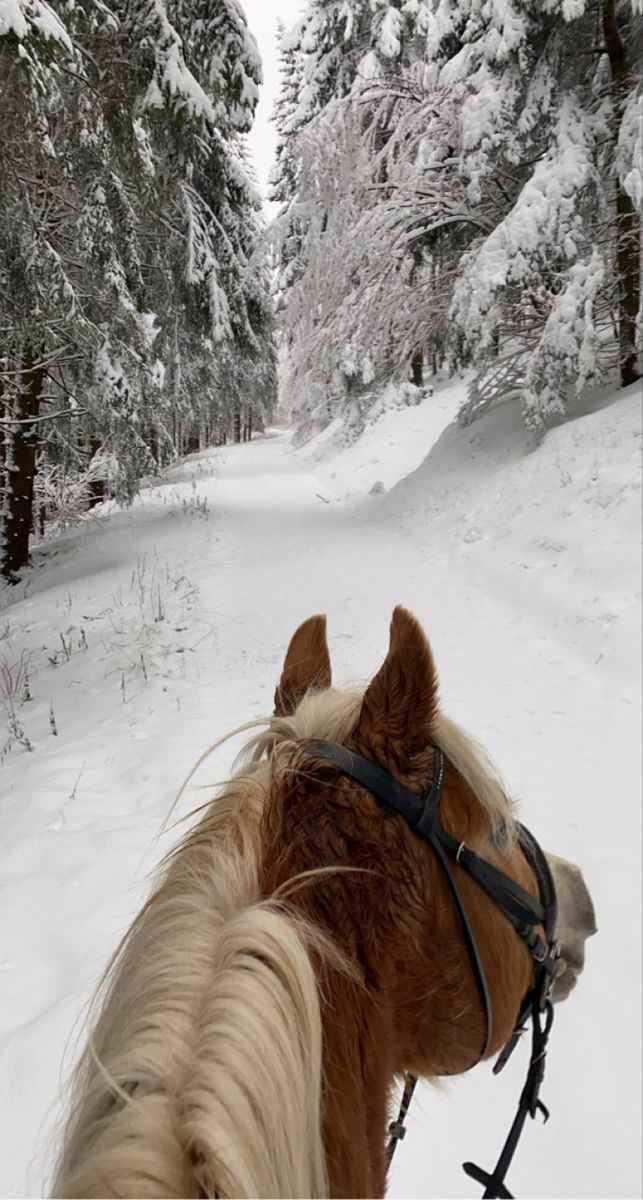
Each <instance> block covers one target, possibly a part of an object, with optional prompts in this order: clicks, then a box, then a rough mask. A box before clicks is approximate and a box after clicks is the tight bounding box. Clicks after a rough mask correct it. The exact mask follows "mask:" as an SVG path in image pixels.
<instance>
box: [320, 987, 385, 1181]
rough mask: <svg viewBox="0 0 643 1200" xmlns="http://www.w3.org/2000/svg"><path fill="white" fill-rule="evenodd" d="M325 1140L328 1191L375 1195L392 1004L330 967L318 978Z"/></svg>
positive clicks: (381, 1174)
mask: <svg viewBox="0 0 643 1200" xmlns="http://www.w3.org/2000/svg"><path fill="white" fill-rule="evenodd" d="M323 996H324V999H323V1009H322V1020H323V1026H324V1054H323V1072H324V1085H325V1086H324V1110H323V1129H324V1145H325V1148H326V1159H327V1168H328V1182H329V1195H330V1196H331V1197H353V1196H362V1197H381V1196H383V1195H384V1193H385V1190H386V1174H387V1167H388V1158H387V1144H388V1124H389V1121H390V1119H391V1107H392V1092H393V1086H394V1080H395V1077H394V1071H395V1065H394V1054H395V1044H396V1038H395V1029H394V1027H393V1013H392V1005H390V1004H389V1003H388V1002H387V1001H386V999H385V998H384V997H382V996H378V995H377V994H376V993H374V992H373V991H372V990H370V989H368V988H367V987H364V986H362V985H360V984H356V983H354V982H352V981H351V980H349V979H346V978H345V977H342V976H340V975H339V974H338V973H337V972H333V976H332V978H331V980H329V981H328V982H327V983H325V984H324V986H323Z"/></svg>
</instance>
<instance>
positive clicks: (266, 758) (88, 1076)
mask: <svg viewBox="0 0 643 1200" xmlns="http://www.w3.org/2000/svg"><path fill="white" fill-rule="evenodd" d="M361 702H362V696H361V694H359V693H356V692H341V691H337V690H335V689H333V688H330V689H327V690H325V691H323V692H319V693H314V692H309V693H308V694H307V695H306V696H305V697H304V699H303V700H302V701H301V703H300V704H299V706H298V707H297V709H296V710H295V712H294V713H293V714H292V716H283V717H271V718H269V719H267V721H265V722H253V723H252V726H250V727H248V726H246V727H245V728H246V729H248V728H251V727H257V726H259V725H263V726H265V727H264V728H261V729H260V731H259V732H257V733H255V734H254V735H253V736H252V737H251V739H250V741H249V742H248V743H247V745H246V746H245V747H244V750H243V751H242V754H241V755H240V757H239V759H238V760H237V762H238V764H239V769H238V773H237V775H236V776H235V777H234V778H233V780H232V781H231V782H230V783H228V784H227V785H226V786H225V787H224V789H223V791H222V792H221V794H220V795H219V796H218V797H217V799H216V801H215V802H214V803H213V804H211V805H209V806H208V808H207V809H206V810H205V811H204V812H203V814H202V815H201V817H200V819H199V820H198V822H197V824H196V825H195V826H194V828H193V829H191V830H190V831H189V832H188V833H187V835H186V836H185V837H184V838H183V840H182V841H181V843H180V844H179V846H178V847H177V848H176V850H175V851H174V852H173V853H172V855H171V856H170V858H169V860H168V861H167V862H166V864H165V866H164V868H163V870H162V872H161V875H160V878H159V880H158V882H157V884H156V886H155V889H154V891H153V893H152V895H151V897H150V899H149V900H148V901H147V903H146V904H145V906H144V907H143V909H142V910H141V912H140V913H139V915H138V916H137V918H136V920H135V921H134V924H133V926H132V928H131V929H130V931H129V932H128V934H127V935H126V937H125V938H124V940H123V943H122V945H121V946H120V948H119V950H118V951H117V953H116V955H115V957H114V960H113V962H112V963H111V964H110V966H109V968H108V971H107V973H106V977H105V980H104V982H103V984H102V986H101V989H100V994H99V996H98V998H97V1007H98V1016H97V1019H96V1021H95V1024H94V1027H93V1030H92V1033H91V1036H90V1040H89V1045H88V1048H87V1049H86V1051H85V1053H84V1055H83V1057H82V1059H81V1062H80V1064H79V1067H78V1068H77V1072H76V1076H75V1081H74V1086H73V1094H72V1111H71V1115H70V1117H69V1121H68V1124H67V1128H66V1131H65V1138H64V1145H63V1151H62V1154H61V1158H60V1162H59V1165H58V1169H57V1173H56V1178H55V1183H54V1190H53V1194H54V1195H55V1196H59V1197H72V1196H85V1197H88V1198H89V1197H99V1196H107V1195H112V1196H138V1197H153V1196H154V1197H158V1196H174V1197H181V1196H217V1197H251V1196H306V1197H317V1196H324V1195H327V1194H328V1191H327V1178H326V1167H325V1155H324V1146H323V1140H322V1130H321V1104H322V1075H321V1071H322V1024H321V1007H320V997H319V986H318V978H317V972H316V969H315V967H314V965H313V963H314V961H315V960H316V961H317V962H320V961H328V960H329V959H331V960H332V961H333V963H334V965H340V966H341V963H340V959H339V952H338V951H336V950H335V949H334V948H333V946H332V945H331V944H330V943H329V942H328V940H327V939H326V938H325V937H324V936H323V935H322V934H321V933H320V932H319V931H318V930H316V929H315V928H314V927H313V926H311V925H310V924H308V923H306V922H305V921H304V920H303V918H302V917H301V916H297V915H296V913H295V912H294V911H293V910H292V909H291V908H289V906H288V904H287V901H286V900H285V898H284V897H283V896H280V895H275V896H272V897H270V898H269V899H266V898H264V897H262V895H261V891H260V884H259V880H260V873H261V866H262V862H261V838H260V823H261V818H262V814H263V810H264V803H265V799H266V796H267V794H268V790H269V787H270V782H271V778H272V770H273V768H274V763H275V761H276V760H277V759H278V758H279V754H280V749H281V748H284V749H285V748H287V747H288V745H289V744H293V743H298V742H301V741H302V740H304V739H307V738H318V739H322V740H324V741H331V742H339V743H342V742H346V741H347V740H348V739H349V737H350V735H351V733H352V732H353V730H354V728H355V725H356V723H357V719H358V715H359V712H360V707H361ZM230 736H232V735H230ZM225 740H227V739H225ZM435 741H436V743H437V745H439V746H440V747H441V748H442V749H443V750H444V752H445V754H446V755H447V757H448V758H449V760H450V761H451V762H452V763H453V764H454V766H455V767H456V768H457V770H458V771H459V772H460V774H461V775H462V776H463V777H464V779H465V780H466V781H467V782H468V783H469V784H470V786H471V787H472V788H473V789H474V790H475V791H476V793H477V795H478V797H479V798H480V801H481V803H482V804H483V805H484V806H485V808H486V809H487V812H488V813H489V816H490V818H491V820H492V823H493V825H494V827H498V826H499V825H500V824H501V823H505V822H507V821H508V820H510V810H509V804H508V801H507V799H506V796H505V793H504V790H503V788H502V785H501V784H500V782H499V780H498V778H497V776H496V775H495V773H494V772H493V769H492V768H491V767H490V765H489V764H488V762H487V761H486V759H485V756H484V754H483V752H482V751H481V749H480V748H479V747H477V746H476V745H475V743H474V742H473V741H472V740H471V739H470V738H469V737H468V735H466V734H464V733H463V732H462V731H461V730H460V729H459V728H458V727H457V726H456V725H455V724H454V723H453V722H452V721H450V720H449V719H448V718H446V717H443V716H441V715H440V716H438V717H437V719H436V722H435ZM219 744H220V743H219Z"/></svg>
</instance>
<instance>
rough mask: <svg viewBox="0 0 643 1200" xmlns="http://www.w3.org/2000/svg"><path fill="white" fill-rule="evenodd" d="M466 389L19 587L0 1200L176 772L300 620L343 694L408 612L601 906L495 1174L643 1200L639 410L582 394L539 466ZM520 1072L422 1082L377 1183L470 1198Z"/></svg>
mask: <svg viewBox="0 0 643 1200" xmlns="http://www.w3.org/2000/svg"><path fill="white" fill-rule="evenodd" d="M464 394H465V383H464V382H461V381H458V382H456V383H453V384H451V385H448V386H442V387H441V388H440V389H439V390H438V391H437V392H436V395H435V396H433V397H427V398H426V399H425V400H424V401H423V402H422V403H421V404H419V405H417V406H415V407H410V408H403V409H400V410H397V411H395V410H392V409H389V410H387V411H385V412H384V413H383V415H382V416H381V417H380V418H379V420H378V421H376V422H375V423H372V424H371V425H369V426H367V428H366V429H365V431H364V433H363V435H362V436H361V438H360V439H359V440H357V441H356V442H354V443H353V444H352V445H351V446H348V447H346V446H343V447H342V448H341V450H338V446H339V428H338V425H337V423H336V424H335V427H334V429H331V430H330V432H329V431H328V430H326V431H325V432H324V435H323V436H321V437H319V438H318V439H315V442H314V443H311V444H309V445H308V446H307V447H304V448H302V449H300V450H298V451H296V452H293V451H292V449H291V445H290V439H289V435H288V434H286V433H283V432H278V433H274V431H272V432H271V434H270V435H269V436H266V437H264V438H261V439H257V440H255V441H254V442H252V443H251V444H249V445H245V446H232V447H226V448H223V449H221V450H218V451H208V452H204V453H202V454H200V455H196V456H193V457H192V458H191V459H189V460H188V461H186V462H185V463H184V464H182V465H181V466H179V467H177V468H176V469H174V470H172V471H170V472H169V473H168V475H167V477H166V479H165V480H164V481H163V482H162V483H161V484H156V485H154V486H152V487H150V488H148V489H147V490H146V491H144V492H143V494H142V495H141V496H140V498H139V499H138V500H137V501H136V503H135V504H134V505H133V506H132V507H131V508H129V509H127V510H125V511H119V510H117V509H116V508H115V507H114V506H113V505H106V506H103V507H102V508H101V509H97V510H93V515H92V516H91V517H90V519H89V520H88V521H87V522H86V523H85V525H84V526H83V527H81V528H79V529H76V530H73V531H70V532H67V533H66V534H64V535H62V536H60V537H59V538H57V539H56V540H55V541H52V542H50V543H48V544H46V545H45V546H43V547H41V549H40V550H39V551H38V553H37V556H36V565H35V567H34V568H33V570H32V571H31V573H30V575H29V580H28V582H27V583H26V584H25V585H24V586H23V587H21V588H20V589H18V591H17V593H16V590H15V589H14V590H10V589H7V591H6V592H5V594H4V601H5V605H6V607H5V611H4V613H3V615H2V619H1V622H0V634H1V635H2V636H3V638H4V640H3V641H2V643H1V644H0V655H1V656H4V658H5V659H6V661H7V664H8V665H12V664H16V663H19V662H20V659H21V655H22V656H23V661H24V659H25V658H27V657H28V660H29V680H30V693H31V697H32V698H31V699H30V700H29V701H28V702H27V703H25V704H24V705H23V706H22V707H21V708H20V709H19V711H18V716H19V719H20V721H21V722H22V725H23V727H24V731H25V734H26V736H27V737H28V739H29V741H30V743H31V744H32V746H33V750H32V751H31V752H28V751H26V750H25V749H24V748H22V747H21V746H20V745H15V744H14V745H13V746H12V747H11V749H9V750H8V752H7V753H6V755H5V759H4V762H3V763H2V765H1V766H0V770H1V771H2V775H3V779H4V786H3V789H2V800H1V802H0V803H1V806H2V828H3V835H4V837H3V850H2V860H1V861H2V883H3V903H2V907H1V914H0V922H1V929H0V946H1V947H2V950H1V952H0V969H1V972H2V988H1V989H0V1055H1V1064H2V1069H1V1070H0V1129H2V1153H1V1154H0V1194H1V1195H3V1196H12V1197H16V1196H19V1197H26V1196H36V1195H44V1194H46V1193H45V1190H44V1189H45V1187H46V1179H47V1175H48V1172H49V1170H50V1168H51V1162H52V1130H53V1129H54V1128H55V1125H56V1121H57V1119H58V1116H59V1111H60V1108H59V1105H60V1090H61V1080H62V1079H63V1078H64V1072H65V1070H66V1069H67V1068H68V1067H69V1066H70V1064H71V1062H72V1061H73V1057H74V1053H75V1047H76V1039H77V1036H78V1034H79V1031H80V1030H81V1028H82V1017H83V1011H84V1007H85V1005H86V1002H87V1000H88V998H89V996H90V995H91V992H92V988H93V987H94V985H95V983H96V981H97V979H98V976H99V974H100V972H101V969H102V968H103V967H104V965H105V963H106V961H107V959H108V957H109V955H110V954H111V952H112V951H113V949H114V947H115V945H116V944H117V941H118V939H119V937H120V935H121V934H122V932H123V931H124V930H125V929H126V927H127V925H128V924H129V922H130V921H131V919H132V917H133V915H134V913H135V911H136V910H137V908H138V907H139V906H140V904H141V902H142V900H143V897H144V895H145V893H146V891H147V889H148V886H149V878H148V873H149V871H150V870H151V869H152V867H153V866H154V864H155V863H157V862H158V861H159V859H160V857H161V856H162V854H163V853H164V852H165V850H166V849H167V848H168V846H169V845H171V844H172V842H173V841H174V840H175V839H176V837H177V836H178V835H177V831H176V829H175V830H173V831H170V832H169V834H166V835H164V836H163V837H161V836H159V834H160V830H161V826H162V824H163V822H164V820H165V819H166V817H167V815H168V813H169V810H170V807H171V804H172V801H173V800H174V798H175V796H176V793H177V790H178V788H179V786H180V784H181V782H182V781H183V779H184V778H185V776H186V775H187V773H188V771H189V770H190V768H191V767H192V766H193V764H194V763H195V762H196V760H197V759H198V757H199V755H200V754H201V752H202V751H203V750H204V748H206V747H207V746H208V745H210V744H212V742H214V741H215V740H216V739H217V738H218V737H219V736H221V735H222V734H223V733H224V732H226V731H227V730H228V729H230V728H232V727H234V726H235V725H237V724H240V723H242V722H243V721H246V720H249V719H252V718H253V717H256V716H258V715H260V714H262V713H265V712H267V711H269V709H270V707H271V699H272V693H273V691H274V685H275V680H276V678H277V674H278V671H279V669H280V665H281V660H282V657H283V653H284V650H285V646H286V644H287V642H288V639H289V637H290V635H291V633H292V632H293V630H294V628H295V626H296V625H297V623H298V622H299V621H301V620H302V619H303V618H305V617H306V616H308V615H310V614H311V613H313V612H318V611H327V612H328V614H329V629H330V638H331V653H332V657H333V661H334V664H335V674H336V678H337V681H338V682H344V683H345V684H350V683H354V682H356V681H364V680H366V679H368V678H369V677H370V676H371V675H372V673H373V672H374V671H375V670H376V669H377V667H378V666H379V664H380V662H381V660H382V658H383V655H384V653H385V649H386V645H387V633H388V622H389V619H390V614H391V610H392V608H393V606H394V605H395V604H396V603H398V602H401V603H404V604H406V605H408V606H409V607H410V608H411V609H412V610H413V611H414V612H415V613H416V614H417V615H418V617H419V618H420V619H421V620H422V622H423V623H424V624H425V626H426V629H427V632H428V634H429V636H430V638H431V641H432V644H433V648H434V652H435V656H436V660H437V663H438V667H439V670H440V673H441V679H442V695H443V701H444V706H445V709H446V710H447V711H449V712H450V713H451V714H452V715H454V716H455V717H456V718H457V719H459V720H461V721H462V723H463V724H464V725H465V726H467V727H469V728H470V729H472V731H473V732H475V733H476V734H477V735H478V736H479V737H480V738H481V740H482V741H483V742H484V744H485V745H486V747H487V748H488V749H489V751H490V752H491V753H492V754H493V755H494V757H495V758H496V760H497V761H498V763H499V765H500V767H501V769H502V771H503V774H504V775H505V777H506V778H507V779H508V780H509V782H510V786H511V788H512V791H513V792H514V793H515V794H516V795H518V796H520V797H521V801H522V805H521V812H522V815H523V818H524V820H525V822H526V824H527V825H528V826H530V827H532V828H533V830H534V832H535V833H536V834H537V836H538V837H539V838H540V839H541V840H542V842H543V844H544V846H545V847H546V848H551V849H553V850H555V851H556V852H558V853H561V854H563V855H565V856H567V857H570V858H572V859H574V860H576V861H578V862H579V863H580V864H581V866H582V868H583V870H584V873H585V876H586V879H587V881H588V884H589V887H590V890H591V891H592V894H593V896H594V899H595V903H596V911H597V917H598V925H599V934H598V936H597V937H596V938H595V939H593V940H592V941H591V942H590V944H589V946H588V965H587V969H586V973H585V977H584V978H583V979H582V980H581V983H580V985H579V987H578V990H577V992H576V993H575V994H574V995H573V996H572V997H571V998H570V1000H569V1001H568V1002H566V1003H565V1004H564V1005H562V1006H561V1007H560V1009H559V1010H558V1013H557V1020H556V1023H555V1026H554V1031H553V1034H552V1042H551V1052H550V1056H549V1063H548V1071H547V1076H546V1081H545V1086H544V1089H543V1099H544V1100H545V1102H546V1103H547V1104H548V1106H549V1107H550V1108H551V1110H552V1118H551V1121H550V1123H549V1124H548V1125H547V1127H546V1128H544V1129H543V1128H542V1126H541V1123H540V1122H533V1123H530V1124H529V1126H528V1128H527V1131H526V1133H525V1135H524V1138H523V1141H522V1142H521V1145H520V1147H519V1150H518V1153H517V1157H516V1160H515V1163H514V1166H513V1167H512V1170H511V1172H510V1176H509V1182H510V1186H511V1188H512V1190H513V1191H514V1192H515V1193H516V1194H517V1195H520V1196H523V1197H537V1196H539V1197H545V1196H547V1197H560V1196H566V1197H587V1198H589V1197H597V1198H598V1197H605V1196H619V1197H634V1196H637V1195H640V1186H641V1183H640V1177H639V1162H638V1154H637V1152H636V1147H637V1146H638V1144H639V1138H640V1128H641V1123H640V1116H641V1111H640V1105H641V1097H640V1088H639V1082H640V1062H641V1055H640V1029H641V1022H640V1015H641V1013H640V971H639V956H640V911H641V906H640V846H641V839H640V833H641V829H640V825H641V809H640V795H641V789H640V759H639V753H638V745H639V733H640V717H641V691H640V662H641V645H640V628H641V625H640V616H641V611H640V609H641V604H640V599H641V598H640V578H641V570H640V568H641V562H640V549H639V548H640V542H641V537H640V535H641V510H640V465H641V456H640V442H641V414H640V403H639V396H638V393H637V389H635V388H632V389H629V390H628V391H625V392H620V393H617V394H616V395H613V396H609V395H606V394H605V392H601V393H595V394H594V396H593V398H592V402H591V403H589V404H587V403H585V404H584V405H583V406H581V404H580V402H576V408H575V409H574V419H571V420H569V421H567V422H566V423H564V424H560V425H559V426H558V427H557V428H554V429H551V430H550V431H549V433H548V434H547V436H546V437H545V438H544V440H543V442H542V443H541V444H540V445H539V447H538V448H537V449H536V450H535V451H533V452H531V453H530V452H528V451H527V449H526V446H525V432H524V427H523V426H522V422H521V419H520V416H519V413H518V411H517V406H516V405H514V404H510V403H505V404H501V405H496V406H495V407H492V408H491V409H490V410H489V411H488V412H487V413H485V415H484V416H483V417H482V418H481V419H480V420H479V421H478V422H477V423H476V424H475V425H474V426H473V427H470V428H468V429H460V428H458V427H457V426H456V425H455V423H454V415H455V413H456V412H457V411H458V409H459V407H460V406H461V404H462V402H463V399H464ZM378 482H380V483H382V484H383V485H384V487H385V489H386V492H385V494H381V489H376V491H375V494H371V489H372V488H373V485H374V484H376V483H378ZM378 492H380V494H377V493H378ZM0 663H1V659H0ZM0 674H1V672H0ZM52 713H53V716H54V720H55V725H56V728H57V735H56V736H54V733H53V731H52V727H51V723H50V722H51V714H52ZM231 757H232V752H231V750H230V749H229V748H225V749H224V750H223V751H221V752H220V753H219V754H218V755H217V757H216V759H215V760H214V761H211V762H208V763H206V764H205V765H204V767H203V768H202V769H201V771H200V773H199V775H198V777H197V783H198V784H199V785H204V784H209V783H211V782H212V781H213V780H216V779H219V778H221V777H222V776H224V775H225V773H226V771H227V770H228V769H229V766H230V762H231ZM207 795H208V793H207V791H206V792H204V791H200V790H199V791H191V792H190V793H189V794H188V795H187V796H186V797H185V798H184V799H183V800H182V801H181V803H180V805H179V810H178V811H179V813H181V812H185V811H187V810H188V809H189V808H190V807H193V806H194V805H195V804H196V803H199V802H203V801H204V800H205V799H206V798H207ZM520 1056H521V1051H518V1052H517V1053H516V1055H515V1056H514V1057H515V1061H513V1060H512V1062H511V1064H510V1065H509V1067H508V1068H507V1070H506V1072H505V1073H503V1075H501V1076H500V1077H499V1078H498V1079H494V1078H493V1077H492V1075H491V1070H490V1067H489V1066H488V1065H486V1066H485V1065H483V1066H481V1067H479V1068H477V1069H476V1070H474V1071H473V1072H471V1073H469V1074H468V1075H466V1076H463V1077H462V1078H461V1079H458V1080H455V1081H449V1082H447V1083H445V1084H444V1085H443V1086H441V1087H440V1088H437V1089H432V1088H429V1087H423V1088H422V1089H421V1092H420V1096H419V1098H418V1099H416V1100H415V1101H414V1104H413V1106H412V1109H411V1117H410V1130H409V1134H408V1136H407V1138H406V1140H405V1141H404V1143H403V1144H402V1145H401V1146H400V1147H399V1148H398V1151H397V1154H396V1158H395V1165H394V1168H393V1174H392V1181H391V1188H390V1194H391V1195H392V1196H398V1197H401V1196H405V1197H421V1196H422V1197H426V1196H440V1197H466V1196H478V1195H479V1191H480V1189H479V1187H478V1185H476V1184H474V1183H473V1182H472V1181H471V1180H468V1179H467V1178H466V1177H465V1176H464V1175H463V1174H462V1172H461V1169H460V1163H461V1162H462V1161H463V1160H464V1159H465V1158H467V1159H468V1158H471V1159H473V1161H475V1162H479V1163H481V1164H482V1165H483V1166H485V1167H490V1166H491V1165H492V1164H493V1162H495V1158H496V1155H497V1153H498V1151H499V1149H500V1146H501V1144H502V1142H503V1140H504V1137H505V1135H506V1132H507V1130H508V1127H509V1124H510V1121H511V1119H512V1118H513V1114H514V1111H515V1105H516V1103H517V1099H518V1095H519V1092H520V1089H521V1087H522V1082H523V1072H524V1066H525V1052H524V1050H523V1051H522V1058H521V1057H520ZM63 1058H64V1069H62V1068H61V1063H62V1062H63Z"/></svg>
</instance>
